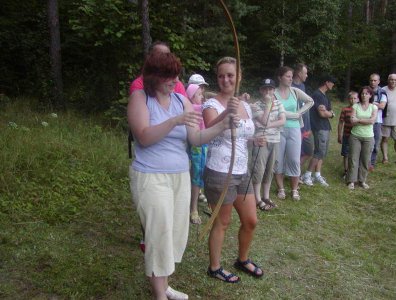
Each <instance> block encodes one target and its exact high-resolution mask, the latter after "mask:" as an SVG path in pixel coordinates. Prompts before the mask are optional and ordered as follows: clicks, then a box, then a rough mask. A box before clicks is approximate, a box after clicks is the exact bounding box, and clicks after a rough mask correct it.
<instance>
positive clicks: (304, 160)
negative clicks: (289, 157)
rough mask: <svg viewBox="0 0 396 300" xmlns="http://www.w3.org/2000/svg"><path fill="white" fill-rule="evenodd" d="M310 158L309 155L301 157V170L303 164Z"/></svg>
mask: <svg viewBox="0 0 396 300" xmlns="http://www.w3.org/2000/svg"><path fill="white" fill-rule="evenodd" d="M311 157H312V156H310V155H303V156H301V159H300V166H301V170H302V169H303V167H304V164H305V162H306V161H308V160H309V159H310V158H311Z"/></svg>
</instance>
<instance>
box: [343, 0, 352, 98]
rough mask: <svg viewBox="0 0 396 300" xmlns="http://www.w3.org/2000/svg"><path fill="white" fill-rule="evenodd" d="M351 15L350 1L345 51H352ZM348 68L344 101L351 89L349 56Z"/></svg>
mask: <svg viewBox="0 0 396 300" xmlns="http://www.w3.org/2000/svg"><path fill="white" fill-rule="evenodd" d="M352 14H353V4H352V1H349V7H348V20H347V23H348V35H347V49H352ZM348 60H349V61H348V66H347V69H346V73H345V96H344V98H343V100H344V99H346V98H347V95H348V93H349V91H350V89H351V73H352V71H351V69H352V66H351V58H350V55H349V59H348Z"/></svg>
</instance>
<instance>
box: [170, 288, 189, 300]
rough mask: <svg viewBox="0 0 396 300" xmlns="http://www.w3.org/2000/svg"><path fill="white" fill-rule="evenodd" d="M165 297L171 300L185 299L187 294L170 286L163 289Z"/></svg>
mask: <svg viewBox="0 0 396 300" xmlns="http://www.w3.org/2000/svg"><path fill="white" fill-rule="evenodd" d="M165 294H166V297H168V299H171V300H187V299H188V295H187V294H184V293H182V292H179V291H176V290H174V289H172V288H171V287H170V286H168V288H167V289H166V291H165Z"/></svg>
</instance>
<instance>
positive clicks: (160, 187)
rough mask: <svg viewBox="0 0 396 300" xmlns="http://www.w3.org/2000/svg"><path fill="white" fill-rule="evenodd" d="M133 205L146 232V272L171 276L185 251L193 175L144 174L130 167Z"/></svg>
mask: <svg viewBox="0 0 396 300" xmlns="http://www.w3.org/2000/svg"><path fill="white" fill-rule="evenodd" d="M129 177H130V187H131V191H132V194H133V197H132V198H133V202H134V204H135V207H136V210H137V212H138V214H139V217H140V221H141V223H142V225H143V228H144V233H145V236H144V242H145V246H146V250H145V253H144V262H145V272H146V275H147V276H148V277H151V276H153V275H155V276H157V277H159V276H169V275H171V274H172V273H173V272H174V271H175V263H178V262H181V259H182V256H183V253H184V250H185V249H186V245H187V239H188V228H189V210H190V197H191V184H190V173H189V172H184V173H177V174H162V173H142V172H138V171H135V170H133V168H132V167H129Z"/></svg>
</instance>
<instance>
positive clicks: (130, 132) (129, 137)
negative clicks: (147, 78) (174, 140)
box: [128, 93, 184, 158]
mask: <svg viewBox="0 0 396 300" xmlns="http://www.w3.org/2000/svg"><path fill="white" fill-rule="evenodd" d="M172 94H174V95H175V96H176V98H177V100H179V102H180V103H181V105H182V107H183V109H184V103H183V100H182V99H181V98H180V96H179V95H178V94H177V93H172ZM147 102H148V95H147V94H146V105H147ZM133 141H134V137H133V134H132V131H131V130H129V133H128V157H129V158H132V143H133Z"/></svg>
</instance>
